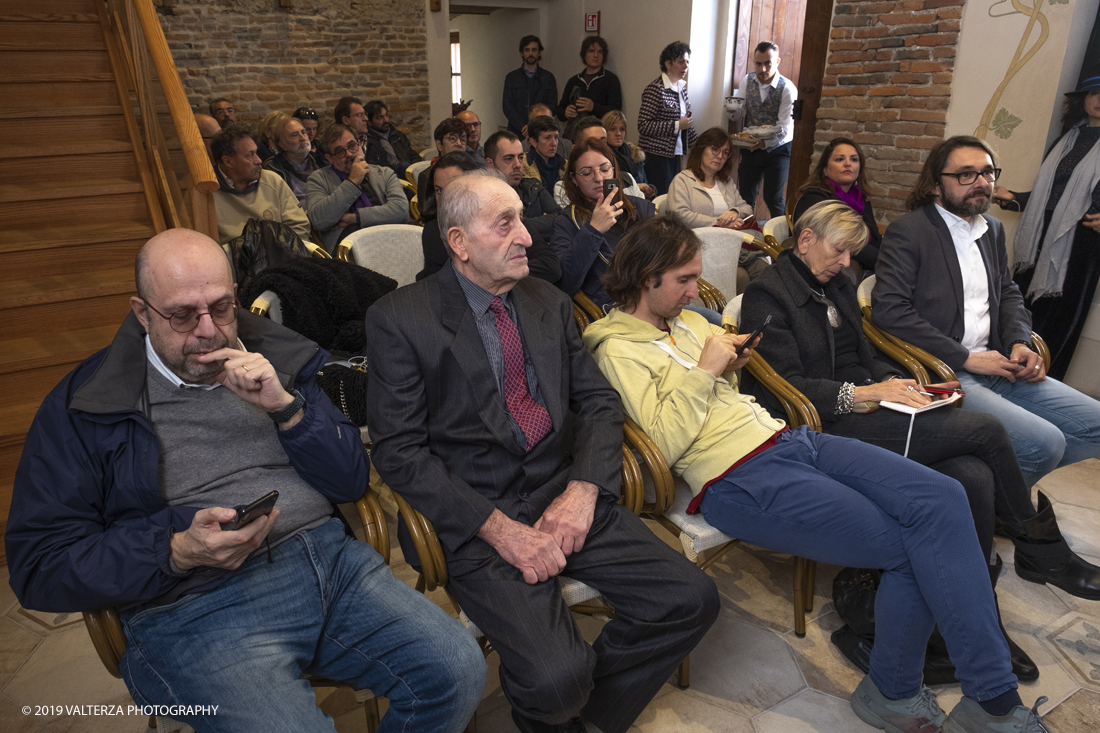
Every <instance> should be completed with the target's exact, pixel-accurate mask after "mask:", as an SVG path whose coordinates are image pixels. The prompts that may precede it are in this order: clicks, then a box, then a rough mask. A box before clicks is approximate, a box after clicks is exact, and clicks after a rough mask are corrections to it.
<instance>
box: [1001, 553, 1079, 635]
mask: <svg viewBox="0 0 1100 733" xmlns="http://www.w3.org/2000/svg"><path fill="white" fill-rule="evenodd" d="M1001 557H1002V558H1003V557H1004V555H1003V554H1002V555H1001ZM997 602H998V605H999V606H1000V609H1001V621H1002V622H1004V625H1005V628H1006V629H1008V630H1009V632H1022V633H1027V634H1033V633H1035V632H1037V631H1039V629H1042V628H1043V627H1044V626H1046V625H1047V624H1049V623H1051V622H1052V621H1054V620H1056V619H1059V618H1061V617H1062V616H1064V615H1065V614H1066V612H1067V611H1069V609H1070V608H1071V607H1070V606H1068V605H1067V604H1066V603H1065V602H1064V601H1063V600H1062V599H1061V598H1060V597H1059V596H1058V591H1057V589H1056V588H1054V586H1051V585H1046V584H1040V583H1032V582H1029V581H1027V580H1024V579H1023V578H1021V577H1020V576H1019V575H1017V574H1016V568H1015V566H1014V565H1011V564H1009V563H1008V562H1007V561H1006V562H1005V567H1004V569H1003V570H1002V571H1001V577H1000V578H999V579H998V580H997ZM1013 638H1015V637H1013Z"/></svg>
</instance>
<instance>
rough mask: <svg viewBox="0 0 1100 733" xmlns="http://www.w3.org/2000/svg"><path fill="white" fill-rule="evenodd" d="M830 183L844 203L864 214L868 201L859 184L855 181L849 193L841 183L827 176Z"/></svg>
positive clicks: (861, 214)
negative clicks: (864, 198)
mask: <svg viewBox="0 0 1100 733" xmlns="http://www.w3.org/2000/svg"><path fill="white" fill-rule="evenodd" d="M825 180H826V181H828V182H829V185H831V186H832V187H833V191H834V192H835V193H836V197H837V198H838V199H840V200H841V202H842V203H845V204H847V205H848V206H850V207H851V208H852V210H854V211H855V212H856V213H857V214H859V215H860V216H863V210H864V209H865V208H867V203H866V202H865V201H864V200H863V191H860V190H859V184H858V183H853V184H852V189H851V190H850V191H848V192H847V193H845V192H844V189H843V188H841V187H840V184H839V183H837V182H836V181H834V180H833V179H832V178H826V179H825Z"/></svg>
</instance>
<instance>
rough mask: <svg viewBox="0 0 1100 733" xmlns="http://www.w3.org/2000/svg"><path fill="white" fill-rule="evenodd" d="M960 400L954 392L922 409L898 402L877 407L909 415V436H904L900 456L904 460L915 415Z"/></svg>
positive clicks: (907, 455) (907, 452) (907, 453)
mask: <svg viewBox="0 0 1100 733" xmlns="http://www.w3.org/2000/svg"><path fill="white" fill-rule="evenodd" d="M961 399H962V395H961V394H959V393H958V392H956V393H955V394H953V395H951V396H950V397H948V398H946V399H943V400H934V401H933V402H929V403H928V404H927V405H925V406H924V407H912V406H911V405H903V404H902V403H900V402H880V403H878V404H879V407H885V408H886V409H887V410H895V411H897V412H904V413H905V414H907V415H909V416H910V417H909V434H908V435H906V436H905V453H903V454H902V456H904V457H905V458H908V457H909V441H910V440H912V438H913V422H914V421H915V420H916V419H917V413H919V412H928V411H929V410H935V409H936V408H939V407H946V406H947V405H950V404H951V403H952V402H958V401H959V400H961Z"/></svg>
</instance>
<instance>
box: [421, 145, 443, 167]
mask: <svg viewBox="0 0 1100 733" xmlns="http://www.w3.org/2000/svg"><path fill="white" fill-rule="evenodd" d="M437 155H439V151H438V150H436V149H435V146H434V145H433V146H431V147H430V148H424V149H423V150H421V151H420V157H421V158H423V159H424V160H426V161H428V162H429V163H430V162H431V160H432V158H434V157H435V156H437Z"/></svg>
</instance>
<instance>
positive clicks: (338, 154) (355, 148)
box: [329, 140, 360, 158]
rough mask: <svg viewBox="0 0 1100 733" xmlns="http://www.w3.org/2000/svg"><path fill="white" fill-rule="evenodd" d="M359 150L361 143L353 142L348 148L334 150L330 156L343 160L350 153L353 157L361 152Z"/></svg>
mask: <svg viewBox="0 0 1100 733" xmlns="http://www.w3.org/2000/svg"><path fill="white" fill-rule="evenodd" d="M359 148H360V145H359V143H357V142H355V141H354V140H352V141H351V142H350V143H348V146H347V147H346V148H333V149H332V152H331V153H329V155H331V156H332V157H333V158H343V157H344V156H345V155H348V154H349V153H350V154H351V155H355V154H356V153H358V152H359Z"/></svg>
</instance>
